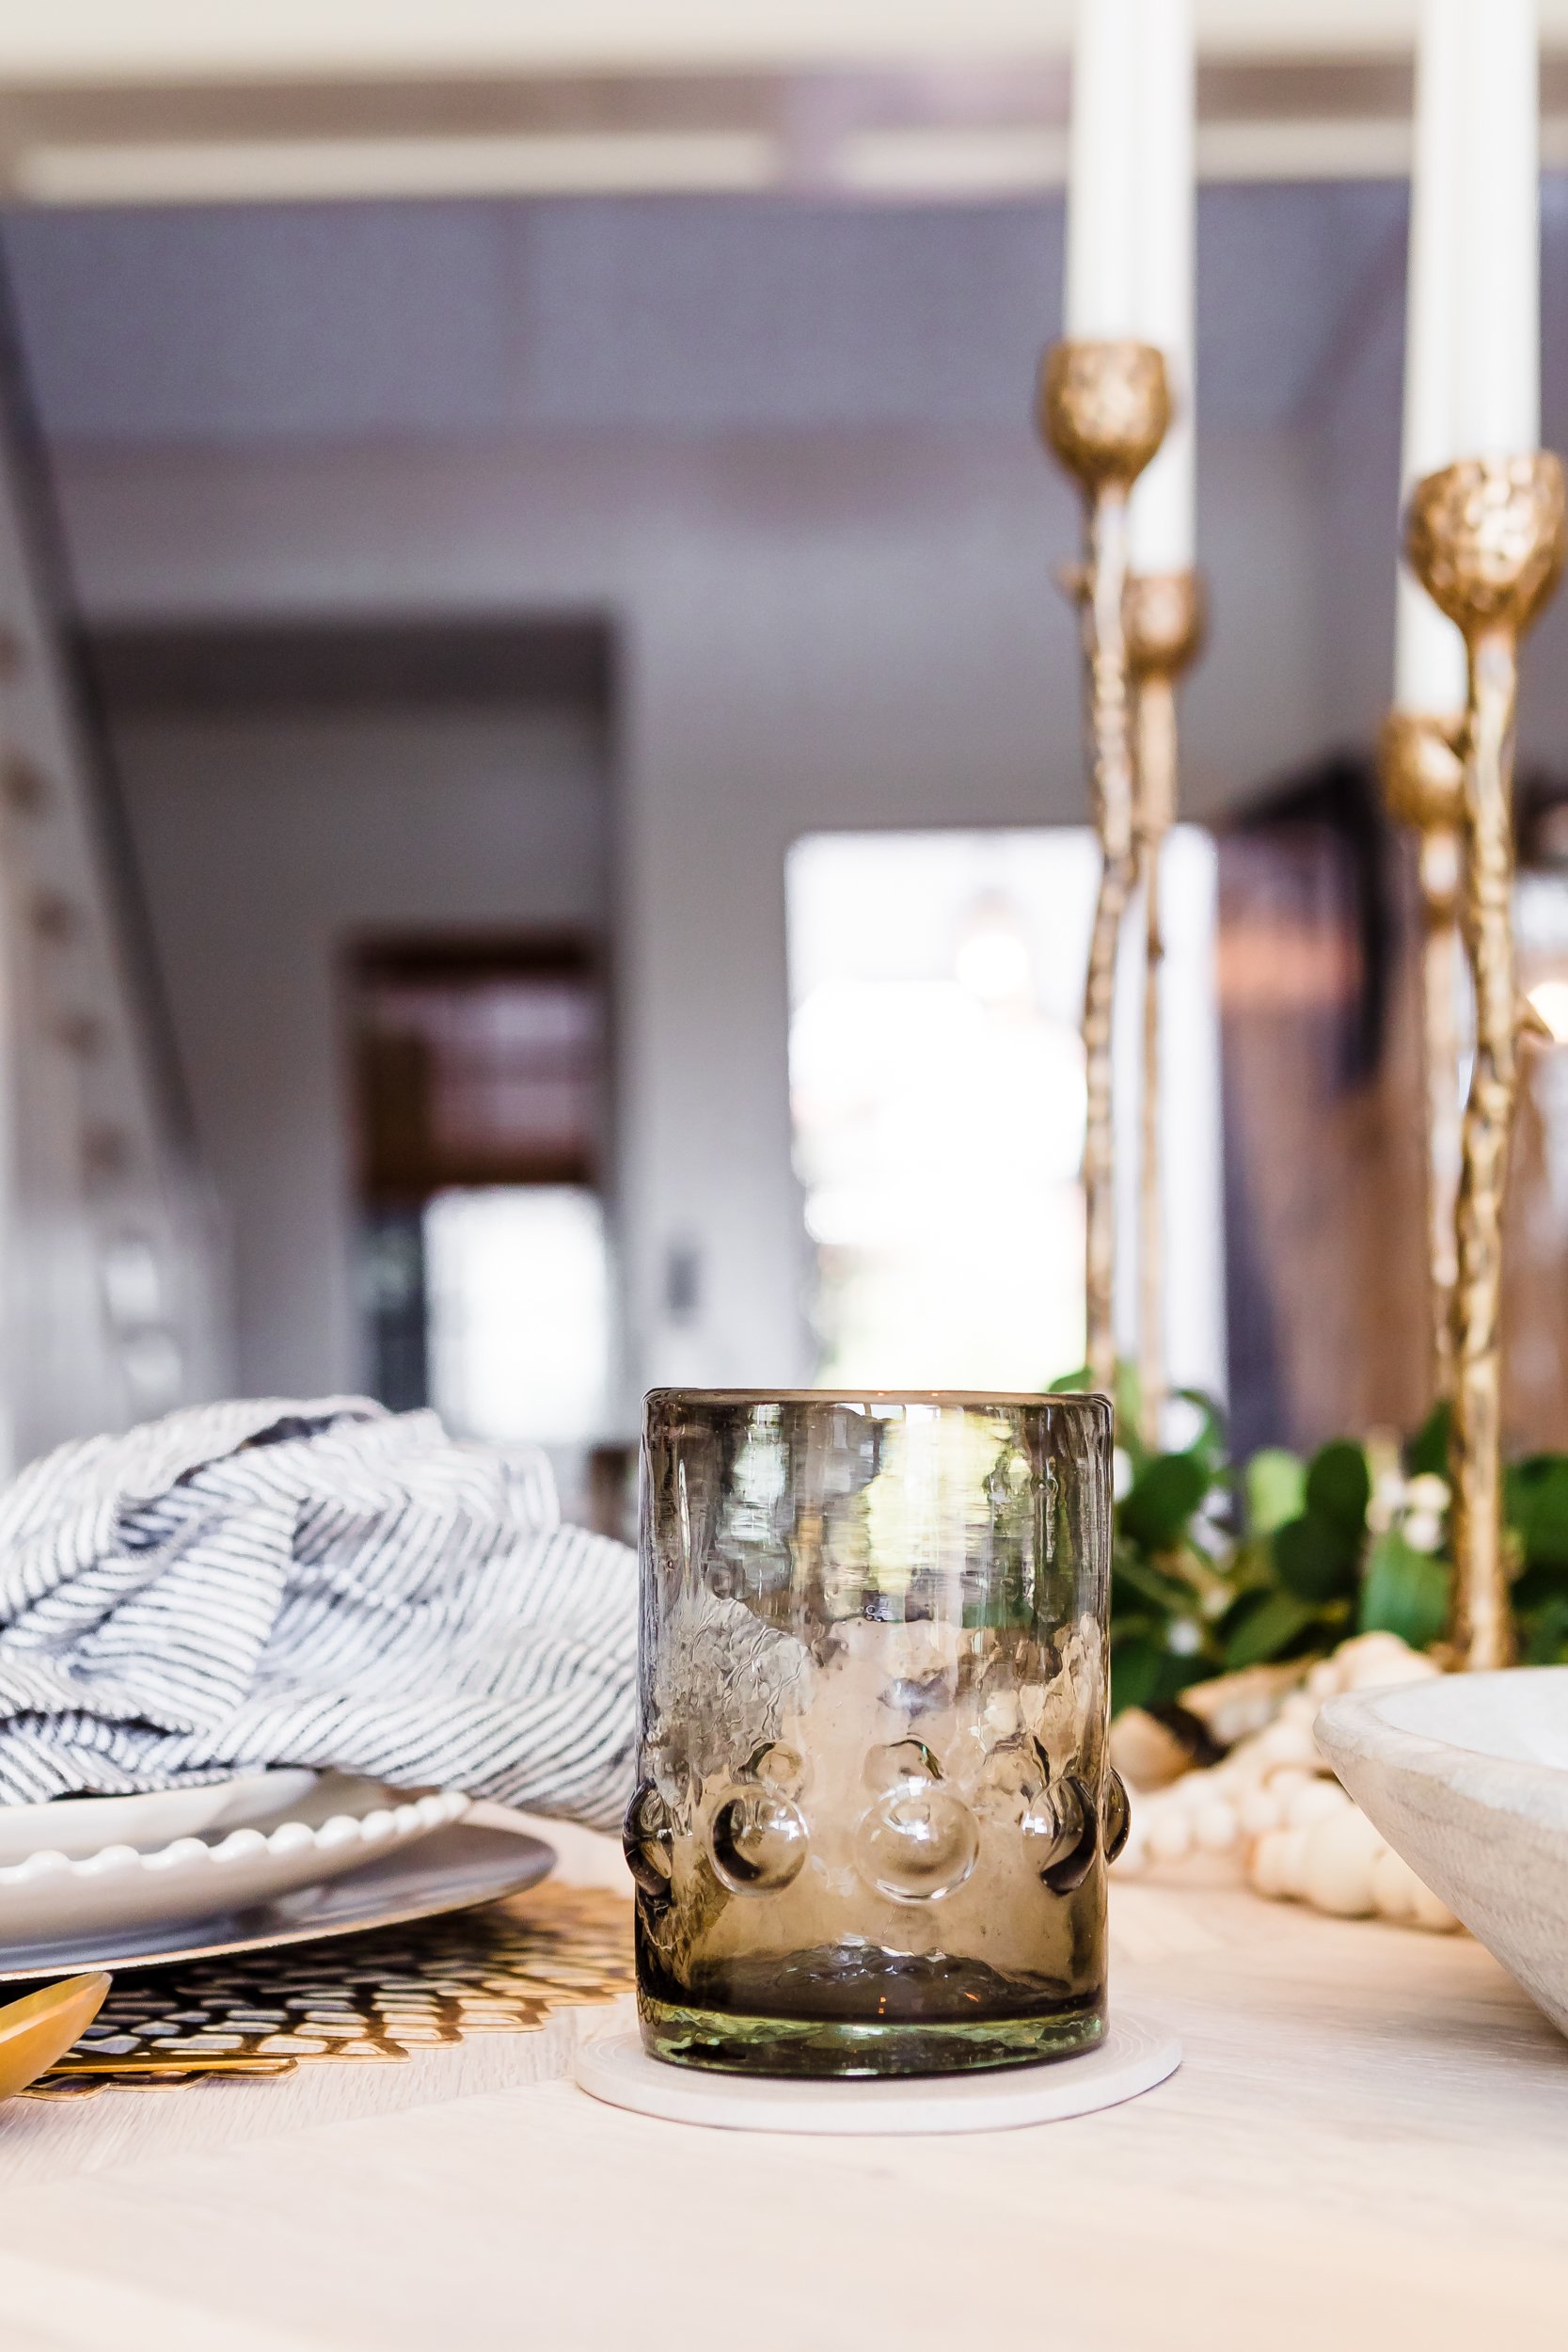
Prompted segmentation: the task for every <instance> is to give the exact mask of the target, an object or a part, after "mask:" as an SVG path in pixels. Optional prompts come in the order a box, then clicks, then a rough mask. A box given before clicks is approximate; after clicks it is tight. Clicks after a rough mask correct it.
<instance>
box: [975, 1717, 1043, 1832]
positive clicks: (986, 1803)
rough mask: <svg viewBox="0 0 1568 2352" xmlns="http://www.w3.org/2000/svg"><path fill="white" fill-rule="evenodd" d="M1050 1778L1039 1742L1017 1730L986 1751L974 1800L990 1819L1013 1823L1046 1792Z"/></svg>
mask: <svg viewBox="0 0 1568 2352" xmlns="http://www.w3.org/2000/svg"><path fill="white" fill-rule="evenodd" d="M1049 1778H1050V1770H1049V1767H1048V1766H1047V1764H1046V1762H1045V1759H1044V1757H1043V1756H1042V1755H1041V1752H1040V1749H1039V1747H1038V1745H1037V1742H1036V1741H1035V1740H1031V1739H1029V1738H1028V1736H1027V1735H1026V1734H1024V1733H1022V1732H1015V1733H1012V1734H1009V1736H1008V1737H1007V1738H1006V1739H1005V1740H997V1741H996V1742H995V1744H994V1746H992V1747H991V1748H990V1751H989V1753H988V1754H987V1756H986V1760H985V1762H984V1764H982V1766H981V1767H980V1780H979V1788H978V1790H977V1792H976V1796H975V1803H976V1804H977V1806H978V1808H979V1810H980V1811H981V1812H982V1813H983V1814H985V1815H986V1816H987V1818H988V1819H989V1820H995V1821H1002V1822H1006V1823H1009V1824H1014V1823H1017V1822H1020V1821H1022V1819H1023V1817H1024V1815H1025V1813H1026V1812H1027V1811H1028V1810H1029V1808H1030V1806H1031V1805H1033V1804H1037V1801H1038V1800H1039V1799H1040V1798H1041V1797H1042V1796H1043V1795H1044V1793H1045V1788H1046V1783H1047V1781H1048V1780H1049Z"/></svg>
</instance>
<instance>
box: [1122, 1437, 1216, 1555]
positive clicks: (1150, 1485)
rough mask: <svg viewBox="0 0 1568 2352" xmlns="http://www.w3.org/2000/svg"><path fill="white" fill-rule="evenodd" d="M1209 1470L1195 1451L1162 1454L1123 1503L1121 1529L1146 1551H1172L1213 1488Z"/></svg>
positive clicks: (1129, 1491)
mask: <svg viewBox="0 0 1568 2352" xmlns="http://www.w3.org/2000/svg"><path fill="white" fill-rule="evenodd" d="M1209 1483H1210V1481H1209V1471H1208V1470H1207V1468H1206V1467H1205V1465H1204V1464H1203V1463H1202V1462H1200V1461H1199V1460H1198V1459H1197V1458H1196V1455H1194V1454H1156V1455H1155V1457H1154V1459H1153V1461H1152V1462H1150V1463H1149V1465H1148V1469H1147V1470H1145V1471H1144V1472H1143V1473H1142V1475H1141V1476H1140V1477H1138V1478H1135V1479H1134V1480H1133V1482H1132V1486H1131V1487H1130V1488H1129V1490H1128V1492H1127V1494H1126V1495H1125V1496H1124V1497H1123V1499H1122V1504H1121V1514H1120V1519H1121V1532H1122V1534H1124V1535H1125V1536H1127V1537H1128V1539H1129V1540H1130V1541H1131V1542H1132V1543H1134V1544H1141V1545H1142V1546H1143V1547H1144V1549H1145V1550H1146V1551H1168V1550H1169V1549H1170V1548H1171V1546H1172V1545H1173V1544H1175V1543H1176V1542H1178V1540H1179V1539H1180V1535H1181V1534H1182V1532H1183V1530H1184V1529H1185V1527H1186V1525H1187V1522H1188V1520H1189V1519H1190V1518H1192V1516H1193V1513H1194V1512H1195V1511H1196V1509H1197V1507H1198V1504H1199V1503H1200V1502H1202V1501H1203V1498H1204V1496H1205V1495H1206V1494H1207V1493H1208V1491H1209Z"/></svg>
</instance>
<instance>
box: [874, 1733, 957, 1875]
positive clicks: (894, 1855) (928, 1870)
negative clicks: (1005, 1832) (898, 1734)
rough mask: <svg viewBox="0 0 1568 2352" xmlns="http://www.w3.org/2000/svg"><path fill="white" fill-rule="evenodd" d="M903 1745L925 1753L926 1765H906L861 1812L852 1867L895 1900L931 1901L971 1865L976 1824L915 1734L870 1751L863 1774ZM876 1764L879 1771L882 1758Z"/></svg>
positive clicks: (895, 1753) (904, 1747)
mask: <svg viewBox="0 0 1568 2352" xmlns="http://www.w3.org/2000/svg"><path fill="white" fill-rule="evenodd" d="M906 1749H912V1750H915V1751H917V1752H918V1753H919V1754H920V1755H922V1756H926V1757H927V1760H928V1764H929V1769H928V1770H925V1771H914V1772H911V1771H906V1772H904V1773H903V1774H902V1776H901V1777H899V1778H898V1779H897V1780H895V1783H894V1784H893V1786H892V1787H891V1788H884V1791H883V1794H882V1795H881V1796H879V1798H878V1800H877V1802H876V1804H874V1805H872V1807H871V1808H870V1810H869V1812H867V1813H864V1814H863V1815H862V1817H861V1820H860V1824H859V1826H858V1828H857V1829H856V1832H855V1867H856V1868H857V1870H858V1871H859V1872H860V1874H861V1876H862V1878H863V1879H864V1880H865V1882H866V1883H867V1884H868V1885H870V1886H874V1887H875V1888H876V1890H877V1892H878V1893H879V1895H886V1896H889V1897H891V1899H893V1901H895V1902H899V1903H928V1902H935V1901H937V1900H938V1899H940V1898H941V1897H942V1896H943V1895H951V1894H952V1893H953V1892H954V1891H955V1889H957V1888H958V1887H960V1886H961V1885H962V1884H963V1883H964V1881H965V1879H967V1878H968V1876H969V1874H970V1872H971V1871H972V1870H973V1869H974V1865H975V1862H976V1860H977V1859H978V1857H979V1852H980V1827H979V1823H978V1822H977V1821H976V1820H975V1819H974V1814H973V1813H972V1812H971V1811H970V1809H969V1807H968V1805H967V1804H965V1803H964V1801H963V1799H962V1798H961V1797H959V1796H957V1795H955V1793H954V1791H953V1790H952V1789H951V1788H944V1787H943V1786H942V1780H941V1777H940V1770H939V1768H938V1767H937V1766H936V1761H935V1758H934V1757H930V1756H929V1751H928V1750H926V1749H924V1748H923V1747H922V1745H921V1742H920V1741H918V1740H901V1741H899V1742H898V1743H897V1744H896V1745H895V1747H893V1748H884V1749H882V1750H880V1751H874V1752H873V1756H872V1757H868V1758H867V1778H868V1779H869V1778H870V1776H871V1767H872V1764H873V1762H874V1761H875V1760H877V1759H878V1758H881V1759H887V1758H891V1757H894V1756H897V1755H898V1754H899V1753H900V1752H901V1751H902V1750H906ZM878 1769H879V1770H880V1771H885V1770H886V1769H887V1765H886V1763H885V1761H883V1762H879V1766H878ZM875 1785H877V1784H876V1783H875V1782H874V1783H873V1786H875Z"/></svg>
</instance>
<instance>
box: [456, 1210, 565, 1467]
mask: <svg viewBox="0 0 1568 2352" xmlns="http://www.w3.org/2000/svg"><path fill="white" fill-rule="evenodd" d="M424 1279H425V1300H426V1314H427V1318H428V1322H427V1329H428V1334H429V1350H430V1357H429V1377H430V1401H431V1403H432V1404H433V1405H434V1406H436V1410H437V1411H438V1412H439V1414H440V1416H441V1418H442V1420H443V1422H445V1423H446V1425H447V1427H448V1428H449V1429H450V1430H451V1433H452V1435H453V1436H454V1437H462V1438H483V1439H484V1440H486V1441H487V1442H488V1443H490V1444H498V1445H499V1444H506V1443H508V1442H510V1441H513V1440H515V1439H521V1438H528V1439H531V1440H533V1441H535V1442H536V1443H539V1444H543V1445H555V1446H581V1445H587V1444H591V1443H592V1442H593V1441H594V1439H596V1438H599V1437H601V1436H602V1435H603V1430H604V1421H605V1411H606V1400H607V1391H608V1388H609V1379H610V1365H609V1334H610V1272H609V1254H608V1243H607V1238H606V1232H605V1217H604V1206H603V1203H602V1201H601V1200H599V1197H598V1195H597V1194H596V1193H594V1192H591V1191H589V1190H588V1189H587V1188H586V1187H585V1186H582V1185H577V1184H497V1185H486V1186H483V1187H480V1188H477V1189H463V1190H453V1191H449V1192H440V1193H437V1194H436V1198H435V1199H434V1200H431V1201H429V1202H427V1204H426V1207H425V1211H424Z"/></svg>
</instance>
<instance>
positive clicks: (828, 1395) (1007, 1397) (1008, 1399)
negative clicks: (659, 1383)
mask: <svg viewBox="0 0 1568 2352" xmlns="http://www.w3.org/2000/svg"><path fill="white" fill-rule="evenodd" d="M672 1398H679V1399H680V1400H681V1401H682V1402H684V1403H686V1404H689V1405H821V1406H835V1405H953V1406H983V1405H997V1406H1034V1407H1039V1406H1054V1405H1097V1406H1103V1407H1104V1408H1105V1410H1106V1411H1107V1412H1109V1411H1111V1410H1113V1409H1114V1408H1113V1405H1112V1400H1111V1398H1110V1397H1109V1396H1107V1395H1106V1393H1105V1391H1104V1390H1103V1389H1057V1390H1054V1391H1051V1392H1049V1393H1047V1392H1046V1391H1043V1390H1040V1389H1027V1390H1022V1391H1012V1390H1006V1389H847V1388H835V1389H681V1388H667V1389H648V1390H647V1391H644V1394H643V1398H642V1406H643V1410H644V1411H646V1410H647V1408H648V1407H649V1406H652V1405H661V1404H664V1403H666V1402H667V1401H668V1400H670V1399H672Z"/></svg>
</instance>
